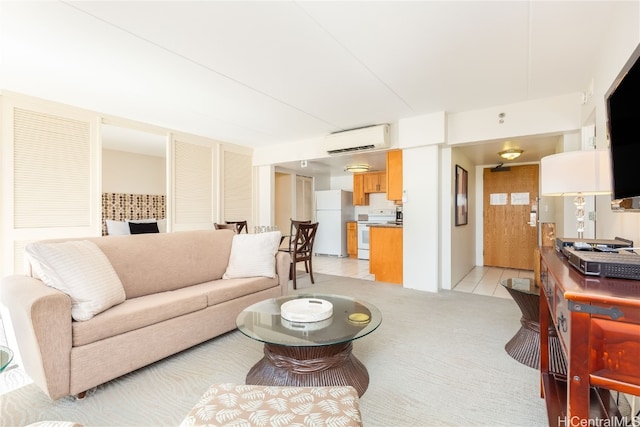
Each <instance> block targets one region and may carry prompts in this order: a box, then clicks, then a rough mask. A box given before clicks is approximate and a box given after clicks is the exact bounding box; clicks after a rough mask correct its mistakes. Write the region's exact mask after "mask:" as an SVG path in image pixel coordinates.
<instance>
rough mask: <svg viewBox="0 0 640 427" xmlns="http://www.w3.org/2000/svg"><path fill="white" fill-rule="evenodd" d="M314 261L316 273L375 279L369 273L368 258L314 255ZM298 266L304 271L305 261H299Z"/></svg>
mask: <svg viewBox="0 0 640 427" xmlns="http://www.w3.org/2000/svg"><path fill="white" fill-rule="evenodd" d="M312 263H313V272H314V273H323V274H332V275H334V276H342V277H353V278H356V279H363V280H375V277H373V275H372V274H370V273H369V261H367V260H361V259H356V258H338V257H335V256H327V255H314V256H313V261H312ZM296 268H297V269H298V270H302V271H304V263H302V262H300V263H298V265H297V266H296Z"/></svg>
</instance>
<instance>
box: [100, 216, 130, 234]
mask: <svg viewBox="0 0 640 427" xmlns="http://www.w3.org/2000/svg"><path fill="white" fill-rule="evenodd" d="M104 221H105V222H106V223H107V234H108V235H109V236H124V235H128V234H131V232H130V231H129V224H127V222H126V221H114V220H112V219H105V220H104Z"/></svg>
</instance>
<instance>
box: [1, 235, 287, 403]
mask: <svg viewBox="0 0 640 427" xmlns="http://www.w3.org/2000/svg"><path fill="white" fill-rule="evenodd" d="M245 236H246V235H245ZM233 238H234V233H233V232H232V231H230V230H217V231H214V230H201V231H186V232H176V233H166V234H165V233H162V234H139V235H131V236H105V237H95V238H89V239H82V240H83V241H85V242H84V243H86V240H89V241H91V242H94V243H95V244H96V245H97V246H98V248H100V250H101V251H102V253H104V255H106V257H107V258H108V262H110V264H111V265H112V266H113V269H114V270H115V272H116V273H117V276H118V277H119V278H120V281H121V282H122V287H123V288H124V292H125V294H126V299H125V300H124V302H122V303H119V304H117V305H114V306H113V307H111V308H108V309H106V310H105V311H103V312H101V313H99V314H96V315H95V316H93V317H92V318H91V319H90V320H86V321H76V320H73V319H72V314H71V305H72V304H71V300H70V297H69V296H68V295H67V294H66V293H63V292H61V291H59V290H57V289H54V288H52V287H50V286H47V285H45V284H44V283H43V282H42V281H41V280H39V279H37V278H35V277H32V275H29V274H28V275H14V276H8V277H5V278H3V280H2V283H0V302H1V303H2V304H3V305H5V307H6V309H7V310H8V312H9V314H10V317H11V323H12V325H13V329H14V332H15V336H16V340H17V342H18V349H19V352H20V355H21V357H22V362H23V366H24V369H25V371H26V372H27V374H28V375H29V376H30V377H31V378H32V379H33V380H34V382H35V383H36V384H37V385H38V386H39V387H40V388H42V390H43V391H44V392H45V393H46V394H47V395H48V396H49V397H50V398H52V399H58V398H61V397H64V396H67V395H77V394H81V393H83V392H85V391H86V390H89V389H90V388H92V387H95V386H97V385H99V384H102V383H104V382H107V381H109V380H112V379H114V378H117V377H119V376H121V375H124V374H126V373H128V372H131V371H133V370H135V369H138V368H141V367H143V366H146V365H148V364H150V363H152V362H155V361H158V360H160V359H162V358H165V357H167V356H170V355H172V354H174V353H177V352H179V351H182V350H184V349H187V348H189V347H191V346H193V345H196V344H199V343H202V342H204V341H206V340H209V339H211V338H213V337H216V336H218V335H220V334H223V333H225V332H228V331H231V330H233V329H235V327H236V324H235V319H236V317H237V315H238V313H239V312H240V311H241V310H242V309H244V308H246V307H247V306H249V305H251V304H253V303H255V302H257V301H260V300H263V299H266V298H273V297H278V296H281V295H284V294H285V293H286V290H287V285H288V272H289V264H290V260H289V255H288V254H286V253H284V252H277V253H276V254H275V264H276V276H275V278H268V277H248V278H234V279H223V278H222V277H223V274H225V271H227V267H228V265H227V264H228V263H229V259H230V254H231V249H232V241H233ZM108 262H107V264H108Z"/></svg>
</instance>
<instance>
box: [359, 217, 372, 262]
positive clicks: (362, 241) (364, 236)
mask: <svg viewBox="0 0 640 427" xmlns="http://www.w3.org/2000/svg"><path fill="white" fill-rule="evenodd" d="M358 259H369V224H368V223H366V222H359V223H358Z"/></svg>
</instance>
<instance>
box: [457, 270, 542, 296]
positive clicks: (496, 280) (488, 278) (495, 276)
mask: <svg viewBox="0 0 640 427" xmlns="http://www.w3.org/2000/svg"><path fill="white" fill-rule="evenodd" d="M512 277H521V278H528V279H533V271H530V270H514V269H510V268H498V267H474V268H473V269H472V270H471V271H470V272H469V273H468V274H467V275H466V276H464V277H463V278H462V280H460V282H458V284H457V285H456V286H455V287H454V288H453V290H454V291H460V292H470V293H474V294H480V295H490V296H494V297H500V298H508V299H511V295H509V292H507V290H506V289H505V288H504V287H503V286H502V285H501V284H500V282H501V281H502V280H504V279H509V278H512Z"/></svg>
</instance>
